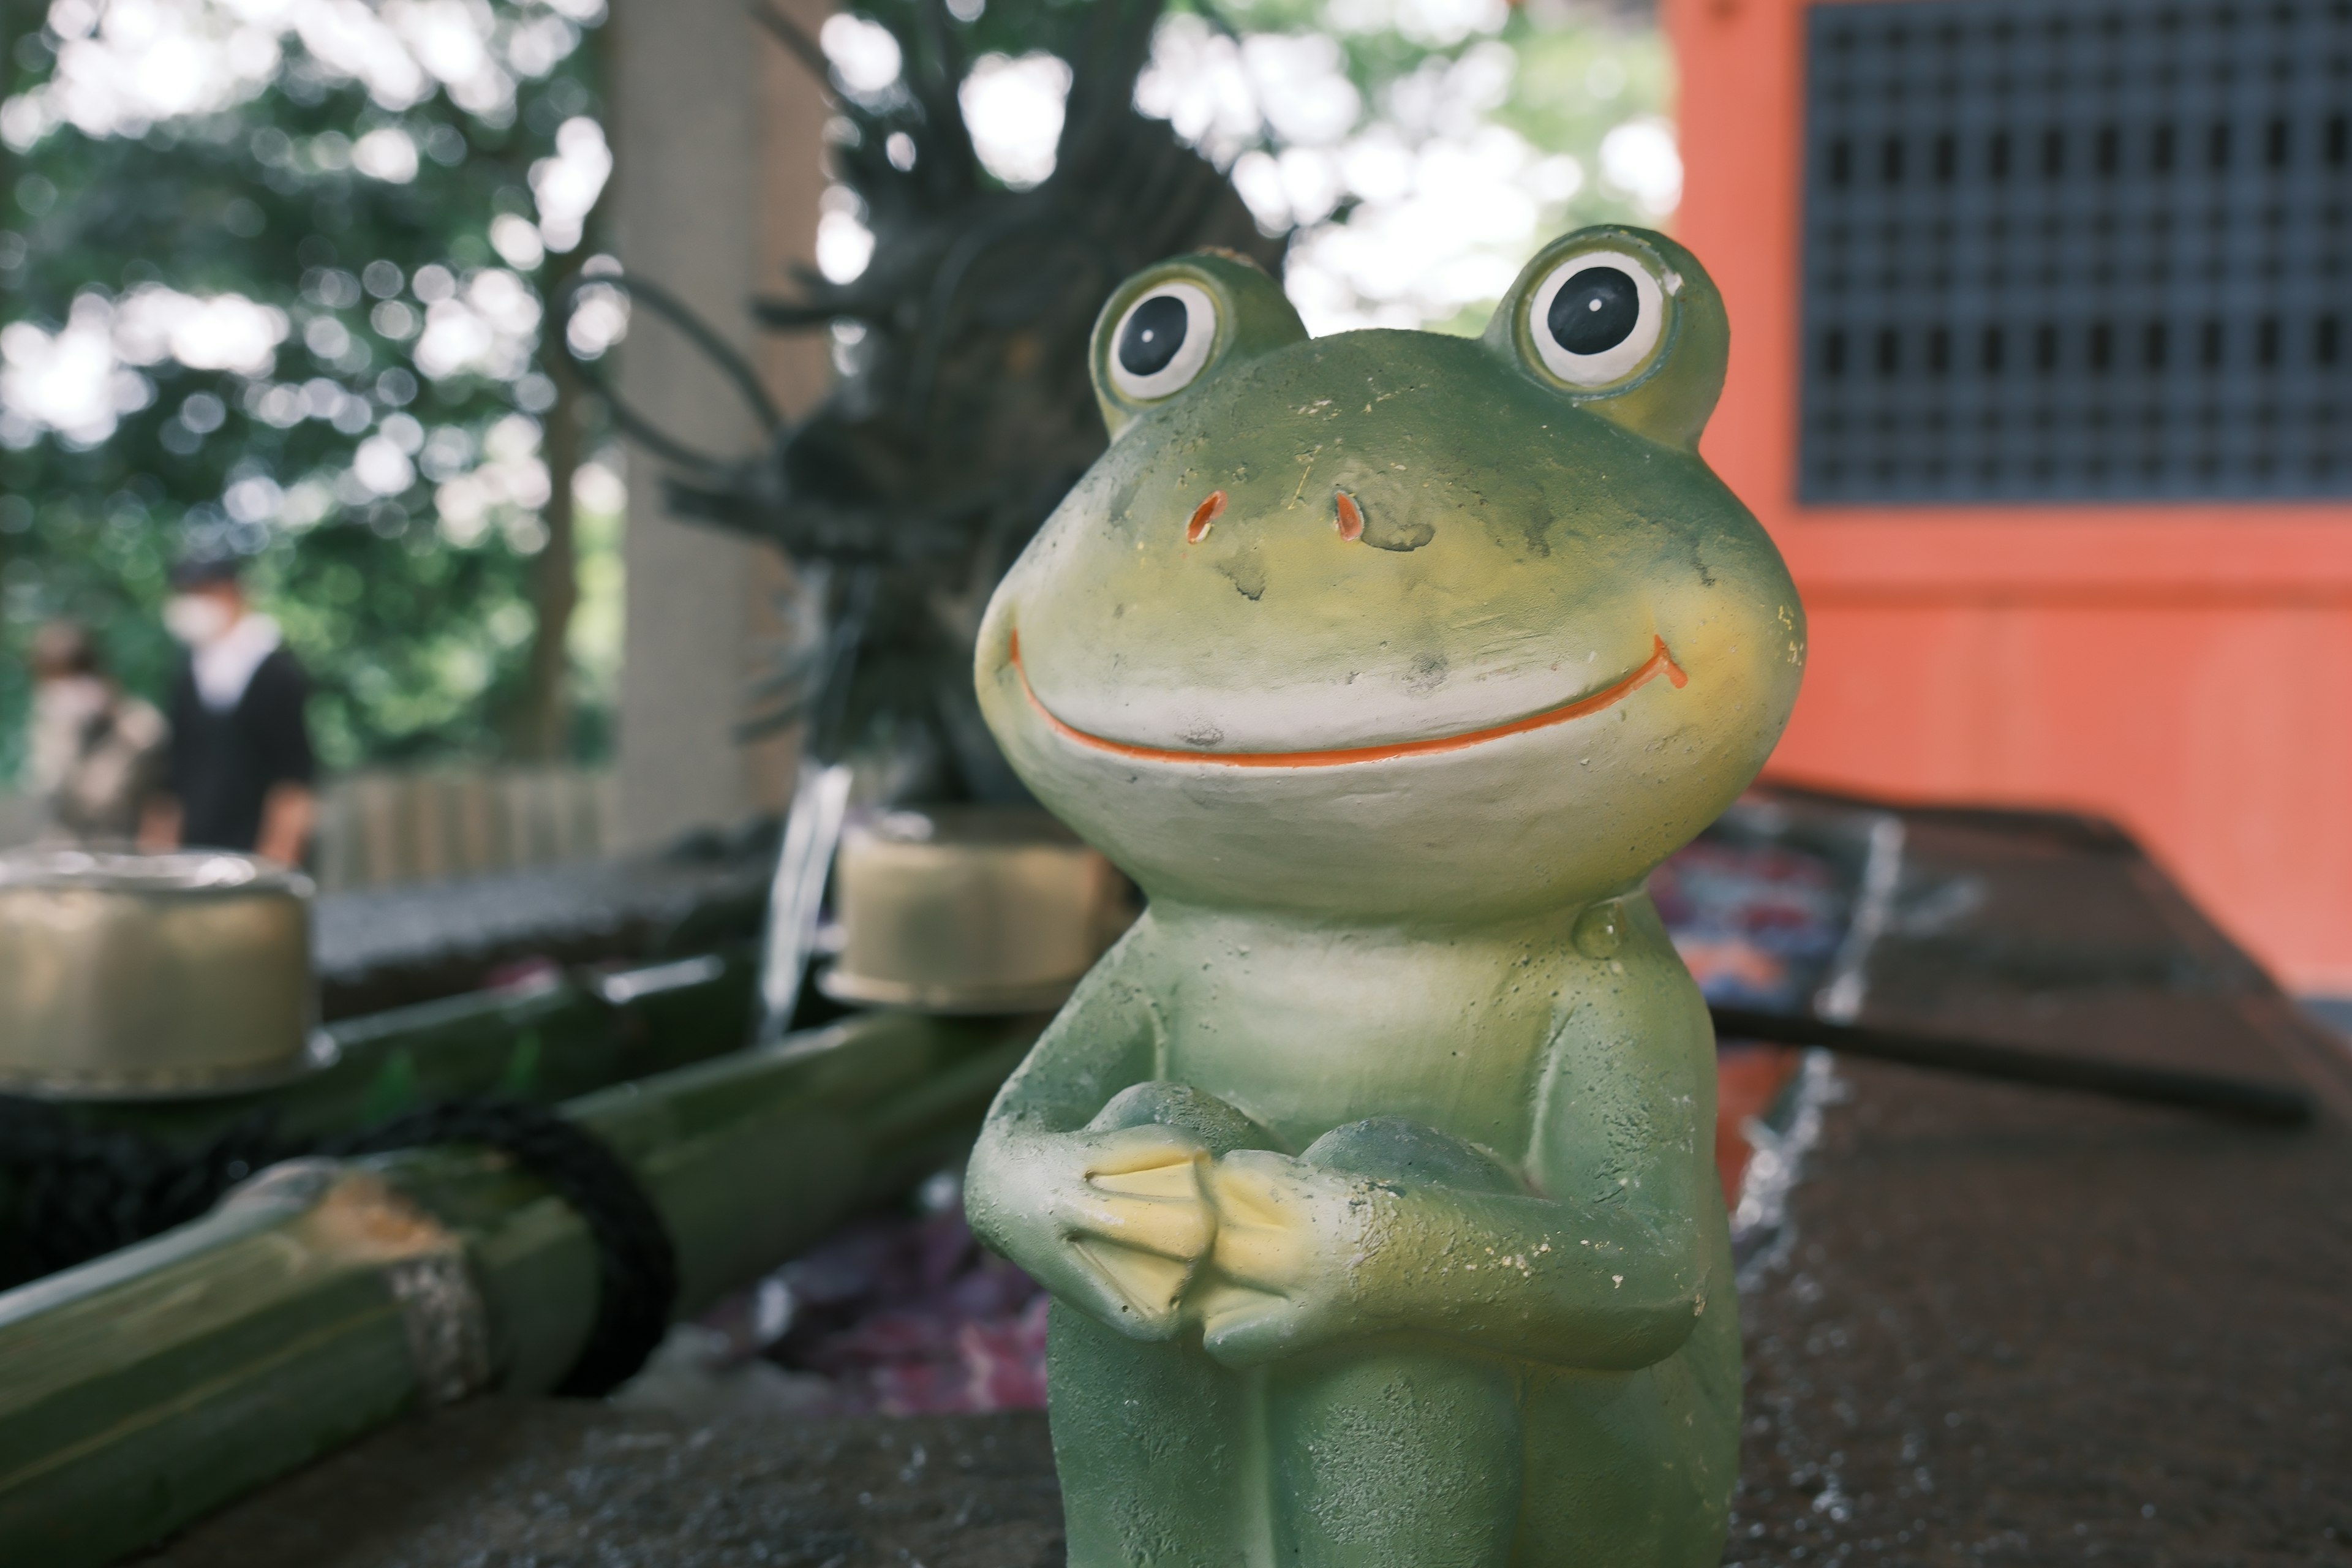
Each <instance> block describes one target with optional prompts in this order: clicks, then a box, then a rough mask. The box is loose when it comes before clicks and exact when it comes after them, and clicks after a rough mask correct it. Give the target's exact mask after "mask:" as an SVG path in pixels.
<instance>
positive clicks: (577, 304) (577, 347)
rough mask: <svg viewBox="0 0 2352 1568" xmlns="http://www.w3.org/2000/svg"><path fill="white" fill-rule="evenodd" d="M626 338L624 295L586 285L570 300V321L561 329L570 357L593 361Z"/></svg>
mask: <svg viewBox="0 0 2352 1568" xmlns="http://www.w3.org/2000/svg"><path fill="white" fill-rule="evenodd" d="M590 265H591V266H592V267H593V262H592V263H591V264H590ZM591 276H593V273H592V274H591ZM628 335H629V297H628V295H626V294H625V293H623V292H622V291H621V290H620V289H616V288H614V286H613V285H612V284H610V283H590V284H588V285H586V286H585V287H583V289H581V290H580V292H579V293H578V294H576V295H574V296H573V297H572V320H571V321H569V322H568V323H566V325H565V326H564V329H563V341H564V342H565V343H566V344H567V345H568V346H569V347H570V348H571V350H572V353H575V354H577V355H579V356H580V357H581V358H582V359H596V358H599V357H601V356H602V355H603V354H604V352H605V351H606V350H608V349H610V348H611V347H612V346H613V345H614V343H617V342H620V341H621V340H622V339H623V338H625V337H627V336H628Z"/></svg>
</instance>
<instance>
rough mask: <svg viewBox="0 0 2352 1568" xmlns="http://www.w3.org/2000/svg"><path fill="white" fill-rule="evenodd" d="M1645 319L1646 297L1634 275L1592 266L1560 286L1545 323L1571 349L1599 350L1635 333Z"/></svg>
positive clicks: (1591, 351)
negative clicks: (1635, 326)
mask: <svg viewBox="0 0 2352 1568" xmlns="http://www.w3.org/2000/svg"><path fill="white" fill-rule="evenodd" d="M1641 319H1642V297H1641V295H1640V294H1638V293H1636V292H1635V291H1634V289H1633V279H1631V278H1628V277H1626V276H1625V275H1624V274H1623V273H1622V272H1620V271H1619V270H1617V268H1614V267H1588V268H1585V269H1584V270H1583V271H1581V272H1580V273H1578V274H1577V275H1576V276H1575V277H1573V278H1571V279H1569V280H1568V281H1567V282H1565V283H1563V284H1561V285H1560V286H1559V293H1557V294H1555V295H1553V296H1552V297H1551V310H1549V311H1548V312H1547V313H1546V314H1545V316H1544V325H1545V326H1547V327H1549V328H1550V329H1551V335H1552V341H1553V342H1557V343H1558V344H1559V346H1560V347H1562V348H1564V349H1566V350H1567V351H1568V352H1569V353H1572V354H1597V353H1606V352H1607V351H1608V350H1610V349H1613V348H1615V347H1616V346H1617V345H1618V344H1619V343H1622V342H1624V341H1625V340H1626V339H1627V338H1629V337H1631V336H1633V323H1634V322H1636V321H1640V320H1641Z"/></svg>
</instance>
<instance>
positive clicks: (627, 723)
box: [606, 0, 824, 848]
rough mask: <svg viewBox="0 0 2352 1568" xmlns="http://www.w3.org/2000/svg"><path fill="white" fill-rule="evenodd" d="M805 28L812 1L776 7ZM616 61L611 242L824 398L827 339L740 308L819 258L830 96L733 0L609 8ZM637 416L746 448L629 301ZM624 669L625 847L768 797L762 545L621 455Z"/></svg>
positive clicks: (774, 764)
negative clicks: (758, 708)
mask: <svg viewBox="0 0 2352 1568" xmlns="http://www.w3.org/2000/svg"><path fill="white" fill-rule="evenodd" d="M787 8H788V9H790V10H791V11H792V12H793V13H794V14H795V15H798V16H803V18H804V19H805V21H806V22H807V23H808V24H809V25H810V26H812V28H813V27H814V25H815V23H817V22H818V21H821V20H822V16H823V9H822V8H821V7H820V6H819V5H816V4H814V3H813V0H787ZM608 25H609V26H611V27H612V28H613V29H614V36H613V37H612V38H611V40H610V52H609V53H608V55H607V57H606V58H607V59H608V60H609V61H610V62H611V77H612V80H611V89H612V99H613V104H612V109H613V141H614V180H615V182H616V184H615V186H614V194H613V204H614V205H613V213H614V240H615V244H616V246H617V248H618V250H619V254H620V258H621V261H622V263H623V265H624V266H625V267H626V268H628V269H629V270H630V271H631V272H632V273H635V274H638V275H640V276H643V277H646V278H649V279H653V280H655V281H656V282H659V283H661V284H663V285H665V286H666V287H667V288H668V289H671V290H672V291H673V292H675V293H677V295H679V296H680V297H682V298H683V299H684V300H686V301H687V302H688V304H690V305H692V306H693V307H694V309H695V310H697V311H698V312H699V313H700V314H701V315H702V316H703V317H704V318H705V319H706V320H708V321H710V322H711V323H712V324H713V325H714V326H715V327H717V328H718V329H719V331H721V332H723V333H724V334H726V335H727V336H728V337H729V338H730V341H732V342H735V343H736V345H737V346H738V347H739V348H740V349H741V350H743V351H744V352H745V353H748V354H750V355H751V356H752V357H753V359H754V363H759V364H760V365H761V369H762V372H763V374H764V375H765V376H766V378H767V379H768V381H769V383H770V390H771V392H772V394H773V395H775V396H776V399H777V401H778V403H779V404H780V405H782V406H783V407H784V408H785V409H786V410H787V411H788V412H790V411H795V410H799V409H804V408H806V407H807V406H808V405H810V404H812V403H813V402H814V401H815V399H816V398H817V397H818V396H820V395H822V393H823V390H824V352H823V348H822V345H820V344H809V345H805V346H803V347H802V348H800V349H799V351H798V352H796V353H795V352H793V351H791V350H784V351H777V350H773V349H769V348H766V347H764V346H763V345H762V343H761V334H759V333H757V332H756V331H754V330H753V328H752V323H751V313H750V310H749V308H748V307H749V304H750V301H751V298H752V296H753V295H754V294H755V293H757V292H759V291H761V289H774V288H775V287H777V286H778V285H779V283H780V282H781V281H782V277H781V272H780V268H779V264H780V263H781V262H782V260H783V259H784V258H788V257H791V256H801V257H806V256H809V255H811V254H813V253H814V240H815V226H816V216H817V210H816V202H817V196H818V195H819V193H820V192H821V191H822V189H823V177H822V174H821V168H820V163H819V157H820V146H821V137H822V131H823V125H824V102H823V99H822V95H821V93H820V92H819V90H818V89H817V87H816V85H815V84H814V82H813V81H811V80H810V79H808V77H807V76H806V74H805V73H804V72H799V73H798V74H797V75H796V76H795V75H794V74H793V73H794V72H795V71H796V70H797V68H793V67H792V66H790V63H789V62H788V61H782V62H780V61H779V60H778V58H776V57H778V56H779V55H781V53H782V51H781V50H780V49H779V48H778V47H777V46H776V45H775V43H774V42H773V41H772V39H770V38H769V37H767V36H766V35H765V34H764V33H763V32H761V30H760V29H759V28H758V27H757V26H755V25H754V24H753V23H752V22H751V20H750V19H749V17H748V15H747V13H746V10H745V8H744V6H743V5H742V4H741V0H616V3H615V4H614V14H613V19H612V21H611V23H610V24H608ZM619 379H620V385H621V388H622V390H623V392H624V394H625V395H626V396H627V397H628V399H629V400H630V402H631V403H633V404H634V405H635V406H637V407H638V408H641V409H643V410H646V412H647V413H648V414H649V415H651V416H654V417H655V418H656V419H658V420H659V421H660V422H661V423H662V424H663V425H664V426H667V428H669V429H670V430H672V431H673V432H675V433H676V434H677V435H678V436H679V437H683V438H684V439H687V440H688V441H690V442H691V443H693V444H694V445H696V446H698V447H704V448H706V449H709V450H717V451H730V452H733V451H749V450H751V449H752V447H754V446H755V445H756V443H757V442H758V440H759V438H760V437H759V432H758V431H757V429H756V427H755V426H754V425H753V422H752V420H751V417H750V416H749V415H748V414H747V412H746V411H745V410H744V408H743V406H742V403H741V399H740V396H739V395H737V394H736V393H735V392H734V391H733V390H732V389H731V388H730V386H729V385H728V384H727V383H726V382H725V381H724V379H723V378H722V377H720V376H719V375H718V374H715V373H714V372H713V371H712V369H711V368H710V367H709V365H708V364H707V363H704V362H703V360H702V359H701V357H700V356H699V355H698V353H696V352H695V351H694V349H693V348H691V347H690V346H689V345H688V343H687V342H685V341H684V340H683V339H681V338H680V337H679V336H678V335H677V333H676V332H674V331H670V330H669V329H667V327H665V326H663V325H661V324H659V323H657V322H656V321H654V320H653V319H652V317H651V315H650V313H649V312H644V311H640V312H638V313H637V314H636V315H635V319H634V320H633V321H632V323H631V331H630V335H629V338H628V341H627V342H626V343H625V345H624V347H623V349H622V351H621V354H620V364H619ZM632 456H633V464H634V466H633V470H632V476H631V483H630V486H629V519H628V533H627V540H626V542H625V547H624V552H623V560H624V563H625V569H626V572H627V590H626V599H625V615H626V626H625V644H624V657H623V664H622V670H621V689H620V713H619V725H618V729H619V734H618V747H617V749H618V757H617V766H616V772H617V773H618V779H617V784H618V791H619V797H620V798H619V832H620V843H621V847H624V848H635V847H647V846H651V845H656V844H658V843H661V842H663V841H665V840H667V839H669V838H671V837H675V836H676V835H677V834H678V833H680V832H682V831H685V830H686V829H688V828H691V827H695V826H705V825H726V824H730V823H733V822H736V821H739V820H740V819H741V818H742V817H743V816H746V815H748V814H750V813H751V812H754V811H759V810H774V809H777V808H778V807H780V806H781V805H782V801H783V799H784V795H785V792H786V790H787V788H788V781H789V776H790V759H789V746H790V742H789V741H784V742H770V743H769V744H767V745H765V746H762V747H752V748H747V747H744V746H742V745H740V744H739V743H738V742H736V740H735V738H734V734H733V730H734V726H735V724H736V722H737V721H738V720H739V719H740V718H741V717H742V715H743V710H744V681H745V679H746V677H747V675H748V674H749V673H750V671H751V668H753V666H754V663H755V660H756V654H757V643H758V639H759V637H760V636H761V627H762V626H763V624H764V623H765V622H766V619H767V612H766V605H767V602H768V600H769V598H770V596H771V595H772V594H773V592H774V590H775V588H776V586H777V584H779V583H780V582H781V580H782V566H781V564H780V563H778V562H777V561H776V559H775V552H773V551H772V550H771V549H770V548H768V547H767V546H765V545H761V544H757V543H751V542H740V541H738V540H736V539H732V538H730V537H728V536H726V535H723V534H720V533H718V532H716V531H712V530H709V529H707V528H704V527H702V526H700V525H698V524H693V523H687V522H682V521H678V520H677V519H674V518H671V517H668V516H667V515H665V514H664V512H663V510H662V505H661V496H660V489H661V487H660V484H659V481H658V475H659V472H660V464H659V461H658V459H656V458H654V457H653V456H652V455H651V454H649V453H645V452H642V451H641V452H637V453H634V454H633V455H632Z"/></svg>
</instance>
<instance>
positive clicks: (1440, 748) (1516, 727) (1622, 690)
mask: <svg viewBox="0 0 2352 1568" xmlns="http://www.w3.org/2000/svg"><path fill="white" fill-rule="evenodd" d="M1650 642H1651V649H1650V657H1649V658H1646V659H1643V661H1642V663H1641V664H1640V666H1639V667H1638V668H1635V669H1634V670H1633V673H1632V674H1630V675H1628V676H1626V677H1625V678H1624V679H1622V680H1620V681H1618V682H1617V683H1616V684H1615V685H1613V686H1610V687H1607V688H1604V689H1601V690H1599V691H1596V692H1594V693H1592V695H1591V696H1590V697H1579V698H1577V699H1576V700H1573V701H1570V702H1563V703H1561V704H1559V706H1558V707H1556V708H1546V709H1543V710H1540V711H1538V712H1534V713H1530V714H1528V715H1527V717H1525V718H1523V719H1507V720H1505V721H1503V722H1501V723H1499V724H1489V725H1486V727H1485V728H1483V729H1477V730H1465V731H1461V732H1460V733H1458V734H1453V735H1434V736H1432V737H1430V738H1429V739H1427V740H1424V741H1376V742H1372V744H1370V745H1369V746H1340V747H1337V748H1334V749H1333V750H1330V751H1323V752H1195V751H1185V750H1181V749H1179V748H1176V747H1172V746H1138V745H1134V744H1132V743H1130V742H1126V741H1113V740H1108V739H1106V738H1105V737H1103V736H1101V735H1093V734H1089V733H1087V731H1084V730H1081V729H1079V728H1078V727H1077V726H1076V725H1075V724H1069V723H1066V722H1064V721H1062V720H1061V719H1060V718H1058V717H1056V716H1055V712H1054V710H1052V709H1050V708H1048V707H1046V706H1045V702H1044V701H1043V700H1041V699H1040V698H1039V697H1038V695H1037V690H1036V688H1034V687H1033V686H1031V685H1030V684H1029V671H1028V670H1027V669H1025V668H1023V667H1022V663H1021V634H1020V633H1019V632H1018V631H1015V632H1014V633H1013V646H1012V650H1011V654H1010V658H1011V659H1012V663H1013V673H1014V674H1016V675H1018V676H1019V677H1020V678H1021V694H1022V695H1023V696H1024V697H1026V698H1028V699H1029V706H1030V707H1032V708H1034V709H1035V710H1037V716H1038V717H1039V718H1041V719H1043V720H1045V722H1046V724H1047V725H1048V726H1049V727H1050V728H1052V730H1053V731H1054V732H1055V734H1057V735H1061V736H1063V737H1065V738H1066V739H1068V740H1072V741H1076V742H1077V743H1078V744H1080V745H1082V746H1091V747H1093V748H1094V749H1095V750H1096V751H1098V752H1110V753H1112V754H1113V755H1114V756H1120V757H1132V758H1134V759H1135V760H1137V761H1138V762H1146V763H1212V764H1214V765H1217V766H1221V767H1228V768H1332V767H1339V766H1342V765H1344V764H1346V763H1384V762H1387V761H1388V760H1389V759H1390V758H1391V757H1430V756H1436V755H1438V754H1440V753H1442V752H1459V751H1462V750H1465V748H1467V747H1471V746H1476V745H1483V744H1484V743H1485V742H1488V741H1499V740H1501V739H1502V738H1503V737H1504V736H1506V735H1524V734H1526V733H1527V732H1528V731H1531V730H1542V729H1547V728H1549V726H1551V725H1554V724H1565V723H1567V722H1568V721H1570V719H1582V718H1584V717H1586V716H1587V715H1589V714H1593V713H1598V712H1600V711H1601V710H1602V709H1604V708H1608V707H1611V706H1612V705H1614V704H1615V703H1617V702H1620V701H1622V700H1624V699H1626V698H1628V697H1631V696H1632V695H1633V693H1634V692H1635V691H1637V690H1639V689H1642V688H1643V687H1644V686H1646V685H1648V684H1649V683H1650V682H1651V681H1652V680H1654V679H1656V678H1657V677H1659V676H1661V675H1663V676H1664V677H1665V678H1666V679H1667V680H1669V681H1670V682H1672V683H1673V685H1674V687H1675V689H1676V690H1680V689H1682V688H1683V687H1684V686H1685V685H1687V684H1688V683H1689V681H1690V677H1689V676H1688V675H1686V674H1685V673H1684V671H1683V667H1682V666H1681V665H1679V664H1676V663H1675V656H1674V655H1673V654H1672V653H1671V652H1669V651H1668V650H1667V648H1666V639H1665V638H1664V637H1659V636H1657V635H1656V634H1655V633H1653V634H1651V637H1650Z"/></svg>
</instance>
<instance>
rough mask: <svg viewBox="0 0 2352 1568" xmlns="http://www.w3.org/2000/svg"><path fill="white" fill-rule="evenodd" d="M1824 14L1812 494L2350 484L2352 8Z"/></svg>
mask: <svg viewBox="0 0 2352 1568" xmlns="http://www.w3.org/2000/svg"><path fill="white" fill-rule="evenodd" d="M1809 18H1810V20H1809V27H1810V36H1809V39H1808V48H1807V54H1808V63H1809V79H1808V93H1807V99H1808V115H1807V126H1806V138H1805V139H1806V153H1807V160H1808V162H1807V169H1806V179H1805V223H1804V245H1805V253H1804V324H1805V332H1804V344H1805V360H1804V367H1803V374H1802V387H1803V421H1802V436H1801V442H1802V447H1801V464H1800V475H1801V477H1800V490H1801V495H1802V496H1803V497H1804V498H1805V499H1806V500H1815V501H1865V500H1867V501H1886V500H1908V501H1929V500H1941V501H1962V502H1965V501H1983V500H2122V499H2130V498H2181V497H2194V496H2209V497H2245V498H2260V497H2271V498H2281V499H2284V498H2291V497H2296V496H2330V495H2345V494H2352V217H2347V208H2352V145H2347V140H2352V124H2347V121H2348V120H2352V0H2278V3H2274V4H2221V5H2214V4H2203V5H2179V4H2169V3H2165V0H1864V3H1862V4H1841V5H1818V6H1815V7H1813V8H1812V9H1811V12H1810V13H1809Z"/></svg>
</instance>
